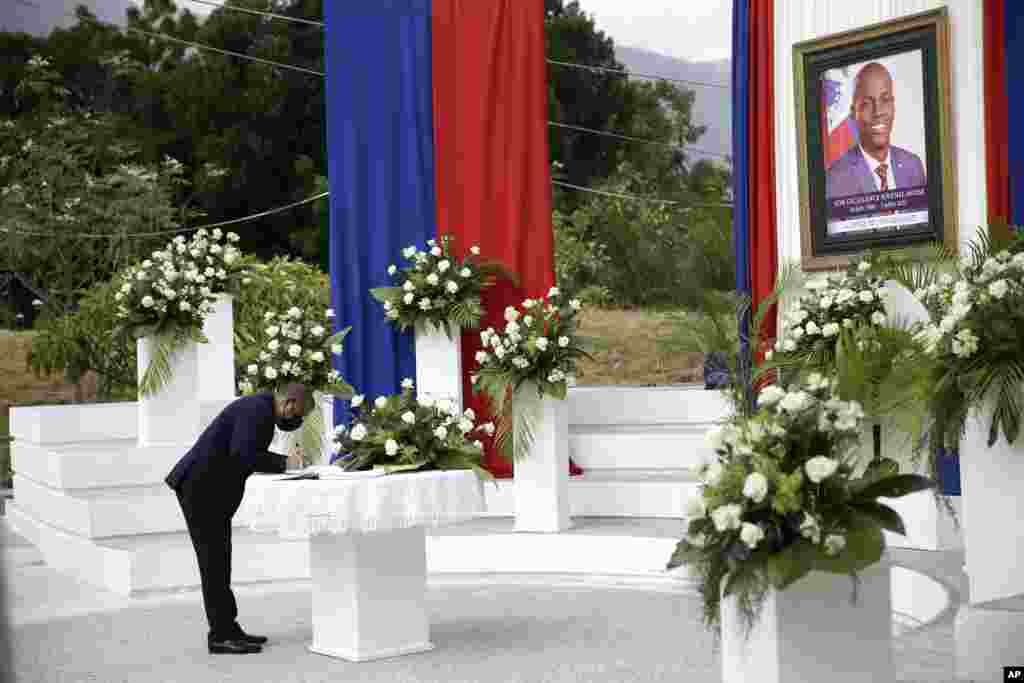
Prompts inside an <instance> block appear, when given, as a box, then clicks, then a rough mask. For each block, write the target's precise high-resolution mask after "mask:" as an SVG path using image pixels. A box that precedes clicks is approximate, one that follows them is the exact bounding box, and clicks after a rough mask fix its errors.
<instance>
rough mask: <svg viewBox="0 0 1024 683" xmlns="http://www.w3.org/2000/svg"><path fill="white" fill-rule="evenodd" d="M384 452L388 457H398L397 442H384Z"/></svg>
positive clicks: (390, 440)
mask: <svg viewBox="0 0 1024 683" xmlns="http://www.w3.org/2000/svg"><path fill="white" fill-rule="evenodd" d="M384 452H385V453H387V454H388V455H398V442H397V441H395V440H394V439H388V440H387V441H385V442H384Z"/></svg>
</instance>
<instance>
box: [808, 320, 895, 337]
mask: <svg viewBox="0 0 1024 683" xmlns="http://www.w3.org/2000/svg"><path fill="white" fill-rule="evenodd" d="M883 319H884V318H883ZM837 334H839V323H826V324H825V325H823V326H822V328H821V336H823V337H826V338H827V337H834V336H836V335H837Z"/></svg>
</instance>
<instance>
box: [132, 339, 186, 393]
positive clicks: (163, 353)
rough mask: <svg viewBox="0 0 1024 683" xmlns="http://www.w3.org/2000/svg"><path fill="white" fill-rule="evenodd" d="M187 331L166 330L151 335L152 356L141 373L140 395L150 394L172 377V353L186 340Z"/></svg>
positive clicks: (162, 386) (179, 348)
mask: <svg viewBox="0 0 1024 683" xmlns="http://www.w3.org/2000/svg"><path fill="white" fill-rule="evenodd" d="M188 339H189V337H188V336H187V333H185V332H183V331H181V330H167V331H164V332H161V333H159V334H157V335H154V336H153V337H152V340H153V344H152V347H151V353H152V356H151V358H150V361H149V367H147V368H146V371H145V372H144V373H143V374H142V381H141V382H139V394H140V395H141V396H152V395H153V394H156V393H157V392H159V391H160V390H161V389H163V388H164V387H165V386H167V384H168V383H169V382H170V381H171V380H172V379H173V378H174V370H173V368H172V365H171V361H172V359H173V358H174V355H175V354H176V353H178V352H179V351H180V350H181V349H182V347H184V345H185V344H186V343H187V342H188Z"/></svg>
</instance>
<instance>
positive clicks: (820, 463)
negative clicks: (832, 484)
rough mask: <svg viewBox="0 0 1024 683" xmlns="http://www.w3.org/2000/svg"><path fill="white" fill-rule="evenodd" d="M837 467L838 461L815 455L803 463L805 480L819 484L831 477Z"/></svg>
mask: <svg viewBox="0 0 1024 683" xmlns="http://www.w3.org/2000/svg"><path fill="white" fill-rule="evenodd" d="M838 467H839V461H838V460H833V459H832V458H826V457H825V456H824V455H817V456H815V457H813V458H811V459H810V460H808V461H807V462H805V463H804V471H805V472H807V478H808V479H810V480H811V481H812V482H813V483H815V484H819V483H821V482H822V481H824V480H825V479H827V478H829V477H831V476H832V475H833V474H834V473H835V471H836V469H837V468H838Z"/></svg>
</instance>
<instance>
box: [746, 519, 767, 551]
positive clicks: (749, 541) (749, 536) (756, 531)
mask: <svg viewBox="0 0 1024 683" xmlns="http://www.w3.org/2000/svg"><path fill="white" fill-rule="evenodd" d="M740 540H741V541H743V543H745V544H746V546H747V547H748V548H750V549H751V550H753V549H754V548H756V547H757V544H758V543H760V542H761V541H763V540H764V529H762V528H761V527H759V526H758V525H756V524H751V523H750V522H743V525H742V526H741V527H740Z"/></svg>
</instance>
